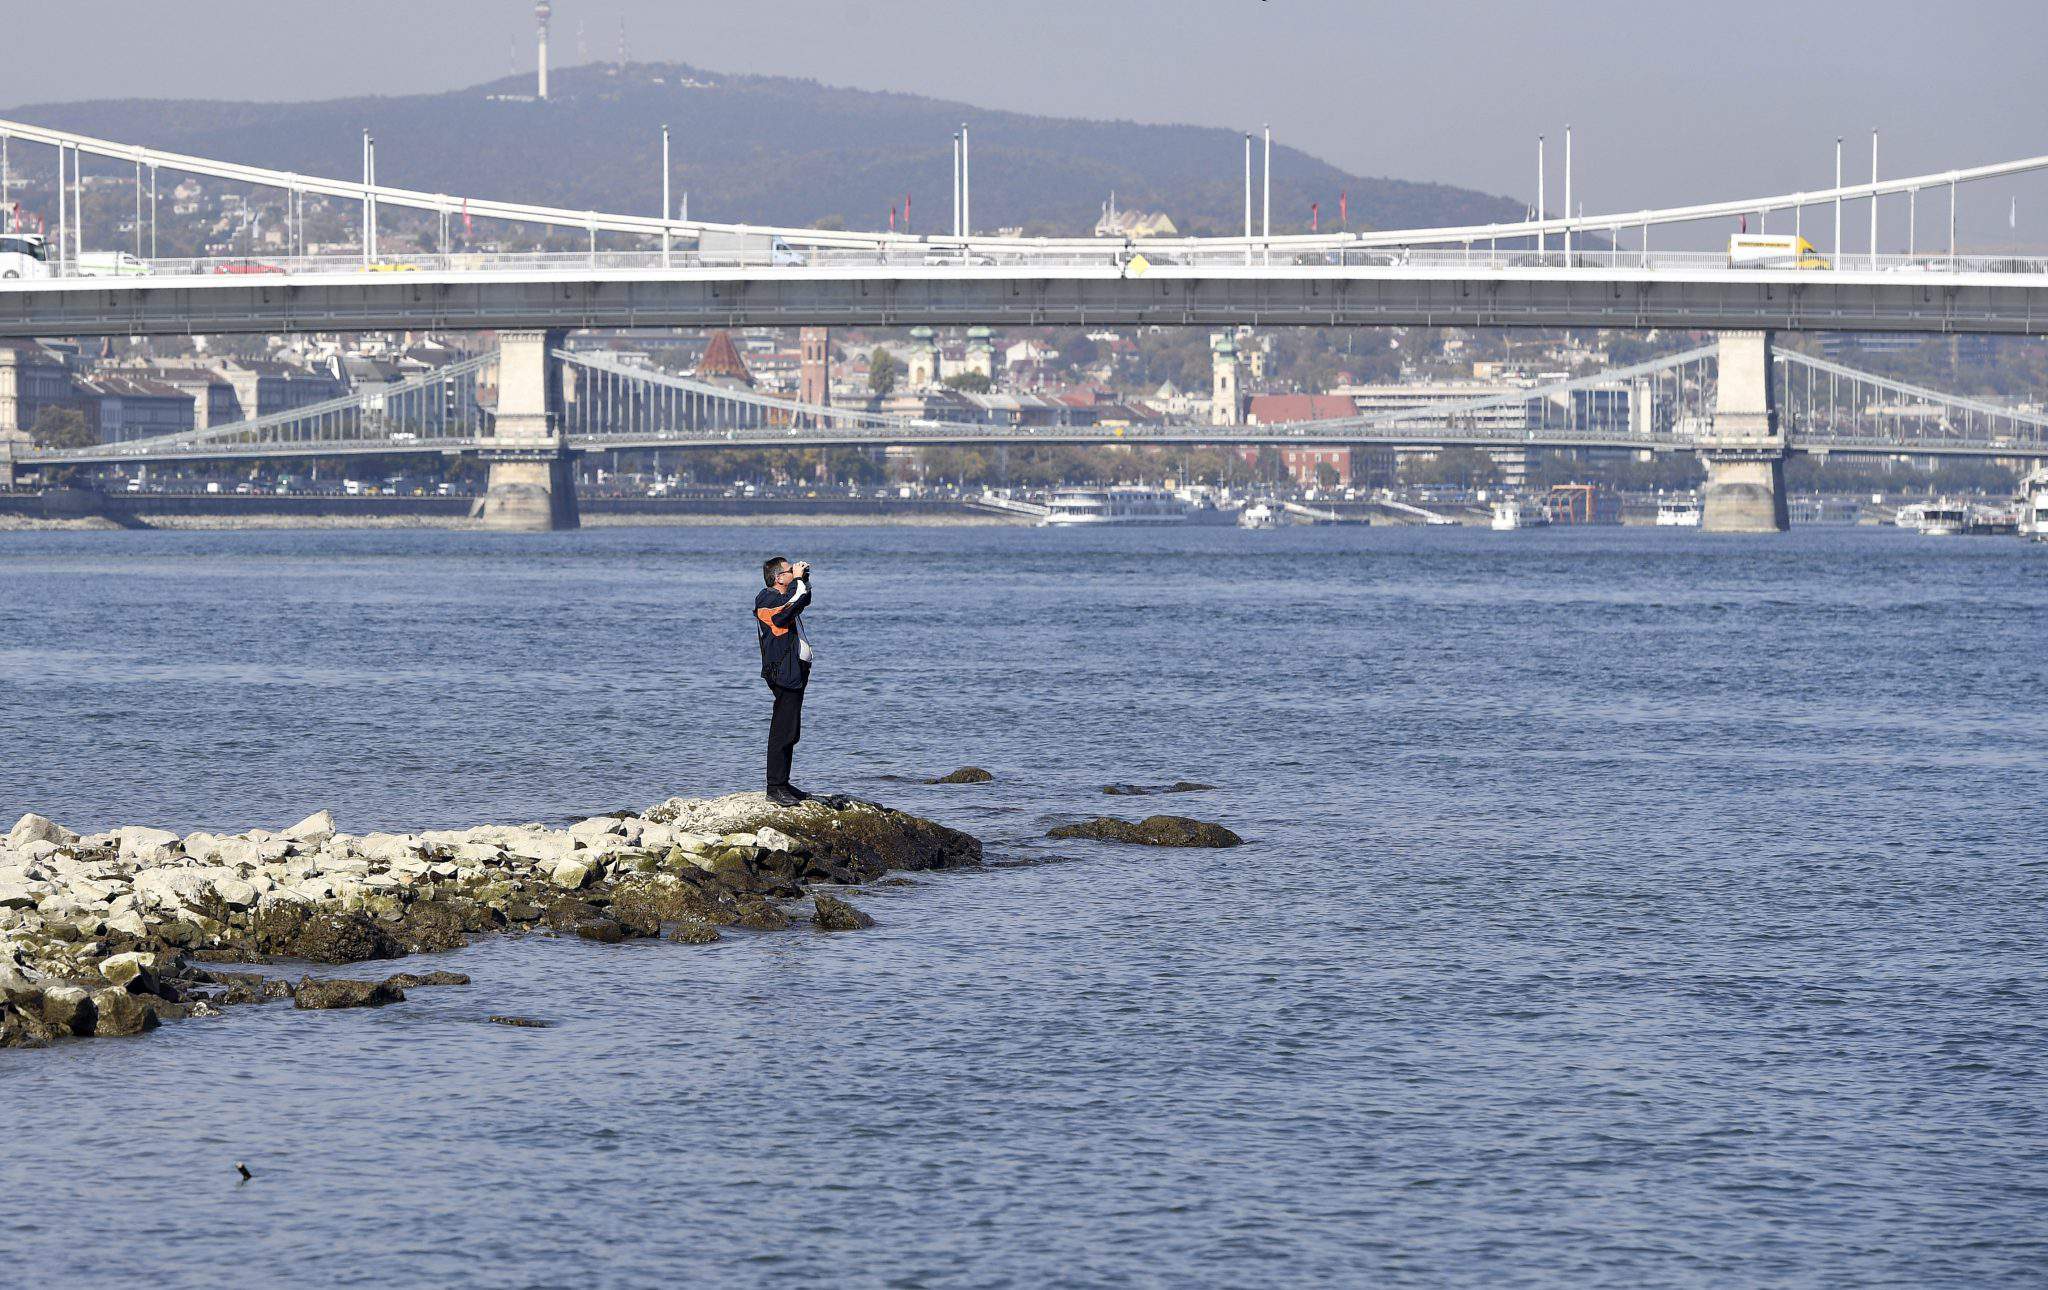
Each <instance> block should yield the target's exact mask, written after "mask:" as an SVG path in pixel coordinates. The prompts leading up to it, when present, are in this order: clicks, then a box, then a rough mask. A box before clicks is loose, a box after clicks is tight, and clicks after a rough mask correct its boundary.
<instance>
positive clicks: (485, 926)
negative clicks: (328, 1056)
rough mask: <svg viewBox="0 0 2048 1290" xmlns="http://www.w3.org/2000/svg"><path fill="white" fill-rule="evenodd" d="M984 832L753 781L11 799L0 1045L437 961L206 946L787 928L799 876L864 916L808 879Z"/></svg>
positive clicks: (303, 947)
mask: <svg viewBox="0 0 2048 1290" xmlns="http://www.w3.org/2000/svg"><path fill="white" fill-rule="evenodd" d="M980 860H981V843H980V842H978V841H977V840H975V839H974V838H973V837H971V836H969V835H968V834H965V833H962V832H959V831H958V830H955V829H950V828H947V827H946V826H944V825H941V824H937V823H934V822H933V821H931V820H927V819H923V818H920V817H918V816H914V815H910V814H907V813H905V812H901V811H895V810H891V809H889V808H887V807H884V806H880V805H877V804H875V803H870V802H862V801H858V800H856V799H851V798H830V799H824V800H819V801H811V802H806V803H804V804H802V805H800V806H796V807H778V806H775V805H773V804H772V803H770V802H769V801H768V800H767V798H765V797H763V796H762V795H761V794H759V793H740V794H733V795H731V796H727V797H720V798H712V799H689V798H671V799H669V800H668V801H665V802H662V803H660V804H658V805H656V806H652V807H649V808H648V809H647V810H645V811H644V812H640V813H637V814H636V813H632V812H620V813H617V814H613V815H599V816H593V817H591V818H589V819H586V820H582V821H580V822H578V823H576V824H572V825H570V826H569V827H568V828H566V829H551V828H547V827H544V826H542V825H539V824H523V825H513V826H501V825H485V826H480V827H476V828H469V829H452V830H428V831H424V832H420V833H407V834H395V833H371V834H367V835H361V836H358V835H354V834H347V833H340V832H337V831H336V829H335V826H334V821H333V820H332V819H331V818H330V817H329V816H328V815H327V813H326V812H324V811H323V812H320V813H318V814H315V815H312V816H309V817H307V818H306V819H304V820H301V821H300V822H299V823H297V824H295V825H293V826H291V827H290V828H287V829H280V830H275V831H272V830H265V829H251V830H248V831H246V832H242V833H236V834H227V835H223V834H212V833H191V834H186V835H183V836H180V835H179V834H177V833H174V832H171V831H169V830H166V829H153V828H141V827H128V828H120V829H113V830H108V831H105V832H101V833H95V834H90V835H86V836H81V835H79V834H78V833H76V832H73V831H72V830H70V829H67V828H65V827H63V826H62V825H59V824H57V823H55V822H53V821H51V820H48V819H45V818H44V817H42V816H39V815H33V814H31V815H25V816H23V817H22V818H21V820H20V821H19V822H17V823H16V824H15V826H14V828H13V829H12V830H11V831H10V832H9V833H8V834H7V835H6V837H5V838H4V840H0V1046H21V1045H36V1044H42V1043H46V1042H49V1041H51V1040H55V1039H61V1038H64V1037H67V1036H87V1035H126V1034H135V1033H139V1032H140V1031H143V1030H147V1029H150V1028H152V1027H154V1026H156V1025H157V1024H158V1023H159V1022H160V1021H164V1020H172V1019H177V1018H184V1017H191V1016H205V1015H210V1014H213V1013H215V1012H217V1011H218V1010H219V1009H220V1008H222V1007H225V1006H229V1005H233V1004H243V1003H260V1002H264V1001H267V1000H271V999H282V998H293V997H296V998H297V1000H298V1003H299V1006H301V1007H307V1008H316V1007H317V1008H332V1007H353V1006H374V1005H379V1004H384V1003H391V1002H398V1001H401V1000H403V998H404V990H405V988H407V987H408V986H414V987H416V986H421V985H440V984H458V983H460V982H461V980H462V979H463V978H459V977H457V976H456V975H454V974H446V973H429V974H425V975H406V976H397V977H387V978H381V979H378V978H372V979H368V980H344V981H338V982H337V981H332V980H321V979H319V978H311V977H309V978H307V979H306V980H303V981H299V982H296V983H293V982H290V981H285V980H282V979H279V978H276V977H274V976H269V975H265V974H258V973H248V972H235V971H231V970H227V969H225V968H223V967H221V966H220V965H221V964H235V963H240V964H251V963H263V962H265V961H266V960H269V959H272V958H288V959H298V960H307V961H311V962H314V963H327V964H349V963H364V962H369V961H373V960H382V959H392V958H397V957H400V956H402V955H405V954H410V953H418V952H428V951H435V950H447V949H453V948H456V947H458V946H460V945H462V944H464V943H465V942H466V941H467V940H468V939H469V938H470V937H472V936H476V935H482V934H488V933H492V932H505V931H510V932H517V931H545V932H552V933H555V934H560V935H573V936H579V937H582V938H585V939H588V940H594V941H600V942H617V941H623V940H627V939H631V938H635V937H652V936H659V935H662V934H664V933H666V934H667V935H668V936H669V938H670V939H671V940H675V941H680V942H684V943H687V944H703V943H706V942H711V941H716V940H718V939H719V936H720V931H719V929H720V928H729V927H740V928H747V929H751V930H756V931H774V930H780V929H783V928H787V927H789V926H790V925H791V923H792V921H793V917H792V911H791V908H790V906H789V902H790V901H791V900H794V899H797V898H801V897H806V896H808V897H810V898H811V907H812V910H813V912H812V914H811V919H810V921H811V922H812V923H814V924H815V925H816V926H818V927H820V928H822V929H825V930H844V929H851V928H856V927H861V926H866V925H868V923H869V921H870V920H869V919H868V918H867V917H866V916H865V915H864V914H862V913H861V912H860V911H859V910H857V909H854V908H853V907H852V906H850V905H848V904H846V903H845V902H844V901H841V900H838V899H836V898H835V897H832V896H830V895H827V894H825V893H821V892H815V891H812V890H811V886H812V885H813V884H834V885H851V884H856V883H862V882H869V881H872V880H874V879H876V878H879V877H881V876H882V875H883V874H885V873H887V872H888V871H890V870H930V869H948V868H954V867H958V866H962V865H972V864H978V863H979V862H980Z"/></svg>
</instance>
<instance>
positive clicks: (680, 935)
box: [668, 918, 724, 945]
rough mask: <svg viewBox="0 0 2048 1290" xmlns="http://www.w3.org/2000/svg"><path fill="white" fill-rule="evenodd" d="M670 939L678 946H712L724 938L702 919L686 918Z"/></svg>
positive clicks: (672, 931)
mask: <svg viewBox="0 0 2048 1290" xmlns="http://www.w3.org/2000/svg"><path fill="white" fill-rule="evenodd" d="M668 938H669V939H670V940H672V941H674V942H675V943H676V944H678V945H711V944H714V943H715V942H717V941H720V940H723V939H724V938H723V937H721V936H720V935H719V934H718V929H717V928H716V927H713V926H712V925H711V924H709V923H707V922H704V921H703V920H702V919H697V918H685V919H682V920H680V921H679V922H677V923H676V925H675V927H674V928H673V929H672V930H671V931H670V932H669V934H668Z"/></svg>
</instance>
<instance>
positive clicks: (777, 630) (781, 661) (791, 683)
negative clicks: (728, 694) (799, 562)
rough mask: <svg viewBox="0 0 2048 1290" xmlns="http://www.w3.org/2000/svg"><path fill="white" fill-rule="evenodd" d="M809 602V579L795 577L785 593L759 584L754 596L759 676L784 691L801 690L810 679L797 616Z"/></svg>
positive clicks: (809, 667) (809, 668)
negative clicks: (759, 587)
mask: <svg viewBox="0 0 2048 1290" xmlns="http://www.w3.org/2000/svg"><path fill="white" fill-rule="evenodd" d="M810 603H811V584H810V579H809V578H802V579H799V580H798V581H797V582H796V583H795V584H794V586H793V587H792V589H791V590H790V591H787V592H782V591H777V590H776V589H775V588H773V587H763V588H762V589H761V594H760V595H758V596H755V597H754V626H755V627H756V628H757V629H758V630H759V632H760V635H761V679H762V680H764V681H766V682H768V684H770V685H778V686H781V687H782V688H783V689H785V690H801V689H803V688H804V683H805V682H806V681H808V680H809V679H810V672H811V666H810V664H809V663H807V662H806V661H804V658H803V651H802V649H801V642H802V640H803V634H802V629H801V628H800V627H799V626H798V625H797V615H798V614H801V613H803V611H804V606H806V605H808V604H810Z"/></svg>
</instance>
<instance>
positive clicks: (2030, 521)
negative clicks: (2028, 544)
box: [2019, 470, 2048, 542]
mask: <svg viewBox="0 0 2048 1290" xmlns="http://www.w3.org/2000/svg"><path fill="white" fill-rule="evenodd" d="M2019 510H2020V536H2021V537H2024V538H2026V539H2028V540H2029V541H2033V542H2048V470H2037V471H2035V472H2034V473H2033V474H2031V475H2029V476H2027V477H2026V479H2024V480H2022V481H2021V483H2020V505H2019Z"/></svg>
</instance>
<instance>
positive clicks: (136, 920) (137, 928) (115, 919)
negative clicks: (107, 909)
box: [107, 909, 149, 936]
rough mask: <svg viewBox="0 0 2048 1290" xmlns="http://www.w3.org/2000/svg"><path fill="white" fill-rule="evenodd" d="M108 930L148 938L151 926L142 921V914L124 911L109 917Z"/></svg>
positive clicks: (129, 910) (130, 910) (128, 910)
mask: <svg viewBox="0 0 2048 1290" xmlns="http://www.w3.org/2000/svg"><path fill="white" fill-rule="evenodd" d="M107 930H108V931H110V932H126V933H128V934H129V935H130V936H146V935H148V934H149V924H148V923H145V922H144V921H142V915H141V914H138V913H136V912H135V911H134V910H132V909H124V910H121V911H119V912H117V913H113V914H109V915H107Z"/></svg>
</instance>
